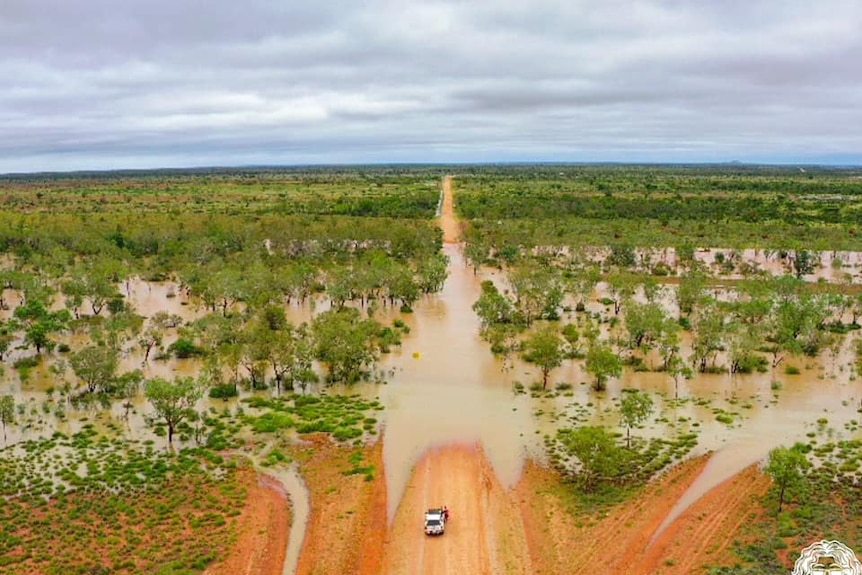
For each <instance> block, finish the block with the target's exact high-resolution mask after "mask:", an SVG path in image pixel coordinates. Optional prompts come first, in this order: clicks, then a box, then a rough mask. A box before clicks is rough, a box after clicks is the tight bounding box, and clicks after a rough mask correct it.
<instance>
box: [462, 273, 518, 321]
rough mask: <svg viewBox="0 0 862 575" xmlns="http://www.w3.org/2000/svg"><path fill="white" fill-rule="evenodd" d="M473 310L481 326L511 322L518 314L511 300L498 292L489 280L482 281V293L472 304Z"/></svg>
mask: <svg viewBox="0 0 862 575" xmlns="http://www.w3.org/2000/svg"><path fill="white" fill-rule="evenodd" d="M473 311H474V312H476V315H478V316H479V320H480V321H481V322H482V327H483V328H488V327H490V326H492V325H494V324H513V323H517V322H518V316H519V314H518V313H517V312H516V310H515V306H514V304H513V302H512V301H511V300H510V299H509V298H507V297H506V296H504V295H503V294H501V293H500V290H498V289H497V286H496V285H494V282H492V281H491V280H485V281H483V282H482V293H481V294H480V295H479V299H478V300H476V302H475V303H474V304H473Z"/></svg>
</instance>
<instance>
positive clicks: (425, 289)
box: [416, 254, 449, 293]
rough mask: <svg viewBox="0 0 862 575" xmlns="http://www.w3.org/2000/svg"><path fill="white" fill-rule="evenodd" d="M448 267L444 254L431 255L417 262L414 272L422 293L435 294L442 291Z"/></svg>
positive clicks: (447, 260) (447, 259)
mask: <svg viewBox="0 0 862 575" xmlns="http://www.w3.org/2000/svg"><path fill="white" fill-rule="evenodd" d="M448 265H449V258H448V257H447V256H446V255H445V254H433V255H431V256H428V257H426V258H423V259H422V260H420V261H419V264H418V266H417V270H416V272H417V274H418V275H419V288H420V289H421V290H422V293H436V292H439V291H440V290H441V289H443V284H444V283H445V281H446V277H447V276H448V275H449V270H448V269H447V268H448Z"/></svg>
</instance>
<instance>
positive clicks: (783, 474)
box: [763, 443, 811, 514]
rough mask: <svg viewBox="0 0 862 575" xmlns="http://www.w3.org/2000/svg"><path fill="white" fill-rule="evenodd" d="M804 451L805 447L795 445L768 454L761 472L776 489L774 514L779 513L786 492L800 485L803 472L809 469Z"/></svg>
mask: <svg viewBox="0 0 862 575" xmlns="http://www.w3.org/2000/svg"><path fill="white" fill-rule="evenodd" d="M805 449H806V446H805V445H803V444H800V443H797V444H795V445H794V446H793V447H776V448H775V449H773V450H772V451H770V452H769V457H768V459H767V461H766V466H765V467H764V468H763V470H764V472H765V473H766V474H767V475H768V476H769V477H770V478H771V479H772V482H773V483H774V484H775V486H776V487H777V488H778V510H777V512H776V514H777V513H781V508H782V507H783V506H784V502H785V500H786V497H787V492H788V490H789V489H793V488H795V487H797V486H799V485H800V484H802V483H803V481H804V479H805V471H806V470H807V469H808V468H809V467H811V463H810V462H809V461H808V459H807V458H806V457H805Z"/></svg>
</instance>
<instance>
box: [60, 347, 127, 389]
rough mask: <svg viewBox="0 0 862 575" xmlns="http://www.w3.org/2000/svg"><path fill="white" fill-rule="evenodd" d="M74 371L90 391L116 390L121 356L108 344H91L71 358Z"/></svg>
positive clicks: (70, 361) (70, 362)
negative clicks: (115, 385)
mask: <svg viewBox="0 0 862 575" xmlns="http://www.w3.org/2000/svg"><path fill="white" fill-rule="evenodd" d="M69 364H70V365H71V366H72V371H74V372H75V375H76V376H78V379H80V380H81V381H82V382H83V384H84V386H85V387H86V389H87V392H88V393H103V394H106V395H110V394H112V393H113V392H114V384H115V380H116V376H117V368H118V367H119V365H120V358H119V354H118V353H117V351H116V350H115V349H113V348H111V347H108V346H96V345H91V346H88V347H85V348H84V349H82V350H81V351H79V352H76V353H75V354H73V355H72V357H70V358H69Z"/></svg>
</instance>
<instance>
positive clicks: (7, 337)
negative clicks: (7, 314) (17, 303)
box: [0, 290, 15, 361]
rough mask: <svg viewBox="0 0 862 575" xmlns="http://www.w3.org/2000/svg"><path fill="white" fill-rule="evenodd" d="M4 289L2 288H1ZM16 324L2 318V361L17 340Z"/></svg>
mask: <svg viewBox="0 0 862 575" xmlns="http://www.w3.org/2000/svg"><path fill="white" fill-rule="evenodd" d="M0 291H2V290H0ZM14 332H15V326H14V325H13V324H12V322H10V321H4V320H3V319H0V361H3V359H4V357H5V355H6V353H7V352H8V351H9V347H11V345H12V342H13V341H15V333H14Z"/></svg>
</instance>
